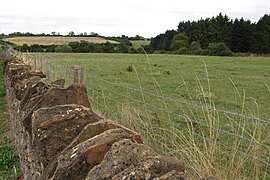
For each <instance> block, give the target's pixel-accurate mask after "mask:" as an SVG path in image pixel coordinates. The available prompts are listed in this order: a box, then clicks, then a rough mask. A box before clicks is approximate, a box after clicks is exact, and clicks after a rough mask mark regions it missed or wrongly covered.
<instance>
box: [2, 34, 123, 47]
mask: <svg viewBox="0 0 270 180" xmlns="http://www.w3.org/2000/svg"><path fill="white" fill-rule="evenodd" d="M4 40H5V41H8V42H12V43H14V44H17V45H23V44H27V45H33V44H40V45H52V44H57V45H60V44H68V43H69V42H75V41H88V42H92V43H105V42H107V41H109V42H110V43H119V42H116V41H113V40H107V39H105V38H102V37H64V36H19V37H12V38H5V39H4Z"/></svg>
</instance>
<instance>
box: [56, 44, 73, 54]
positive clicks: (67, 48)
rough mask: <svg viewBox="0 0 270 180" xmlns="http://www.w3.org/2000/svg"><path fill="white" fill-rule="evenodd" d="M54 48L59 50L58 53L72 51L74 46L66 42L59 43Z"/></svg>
mask: <svg viewBox="0 0 270 180" xmlns="http://www.w3.org/2000/svg"><path fill="white" fill-rule="evenodd" d="M54 50H55V52H58V53H69V52H72V48H71V47H70V46H68V45H66V44H63V45H59V46H57V47H56V48H55V49H54Z"/></svg>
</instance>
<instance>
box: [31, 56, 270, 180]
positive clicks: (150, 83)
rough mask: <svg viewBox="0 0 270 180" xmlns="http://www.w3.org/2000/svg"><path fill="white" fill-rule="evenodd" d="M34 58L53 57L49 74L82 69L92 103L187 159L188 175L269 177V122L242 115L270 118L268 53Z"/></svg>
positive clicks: (155, 145) (68, 75) (164, 151)
mask: <svg viewBox="0 0 270 180" xmlns="http://www.w3.org/2000/svg"><path fill="white" fill-rule="evenodd" d="M34 56H35V55H34ZM38 56H42V57H46V58H47V59H49V60H50V61H49V62H50V63H51V65H50V71H51V76H54V78H58V77H60V76H61V77H64V78H65V79H67V80H68V84H70V83H72V78H73V77H72V73H73V70H72V68H71V67H75V66H81V67H84V68H85V69H86V70H85V71H86V86H87V89H88V94H89V97H90V100H91V102H92V105H93V107H94V109H95V110H97V111H99V112H100V113H101V114H102V115H103V116H106V117H109V118H112V119H114V120H116V121H118V122H119V123H121V124H123V125H125V126H127V127H129V128H132V129H134V130H135V131H137V132H139V133H140V134H141V135H142V137H143V139H144V141H145V142H146V144H148V145H150V146H151V147H153V148H154V149H155V150H156V151H158V152H160V153H162V154H169V155H172V156H175V157H177V158H179V159H180V160H182V161H184V162H185V164H186V165H187V174H186V175H187V177H188V178H189V179H201V178H206V177H209V176H211V175H214V176H215V177H217V178H218V179H268V178H269V177H270V175H269V165H267V164H269V162H270V159H269V157H270V154H269V153H270V152H269V145H270V141H269V139H270V138H269V133H268V132H269V130H270V128H269V124H264V123H260V122H258V121H257V120H254V119H250V118H247V117H245V116H249V117H253V118H260V119H264V120H266V121H269V101H270V99H269V93H270V91H269V83H270V81H269V80H270V76H269V75H268V74H269V70H268V68H267V67H269V64H270V59H269V58H267V57H205V56H180V55H157V54H153V55H131V54H39V55H38ZM46 58H45V59H46ZM43 60H44V59H43ZM47 67H48V66H47V65H45V66H44V65H43V69H44V71H45V72H47V69H46V68H47ZM213 109H221V110H227V111H232V112H237V113H239V114H243V115H244V116H235V115H233V114H226V113H223V112H221V111H216V110H213ZM262 161H264V162H266V164H265V163H262Z"/></svg>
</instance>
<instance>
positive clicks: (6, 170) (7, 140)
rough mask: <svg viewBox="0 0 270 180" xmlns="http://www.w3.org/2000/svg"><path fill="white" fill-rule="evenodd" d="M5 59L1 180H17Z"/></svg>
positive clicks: (0, 94) (0, 86) (0, 91)
mask: <svg viewBox="0 0 270 180" xmlns="http://www.w3.org/2000/svg"><path fill="white" fill-rule="evenodd" d="M2 70H3V59H2V57H1V55H0V179H1V180H2V179H3V180H5V179H16V178H17V177H18V176H19V175H20V169H19V163H18V157H17V155H16V152H15V147H14V145H13V144H12V142H11V137H10V124H9V115H8V111H7V103H6V99H5V88H4V79H3V71H2Z"/></svg>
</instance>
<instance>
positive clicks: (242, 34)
mask: <svg viewBox="0 0 270 180" xmlns="http://www.w3.org/2000/svg"><path fill="white" fill-rule="evenodd" d="M230 38H231V40H230V48H231V50H232V51H233V52H248V51H250V48H251V45H252V27H251V22H250V21H249V20H247V21H245V20H244V18H241V19H240V20H238V19H235V20H234V23H233V26H232V33H231V37H230Z"/></svg>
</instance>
